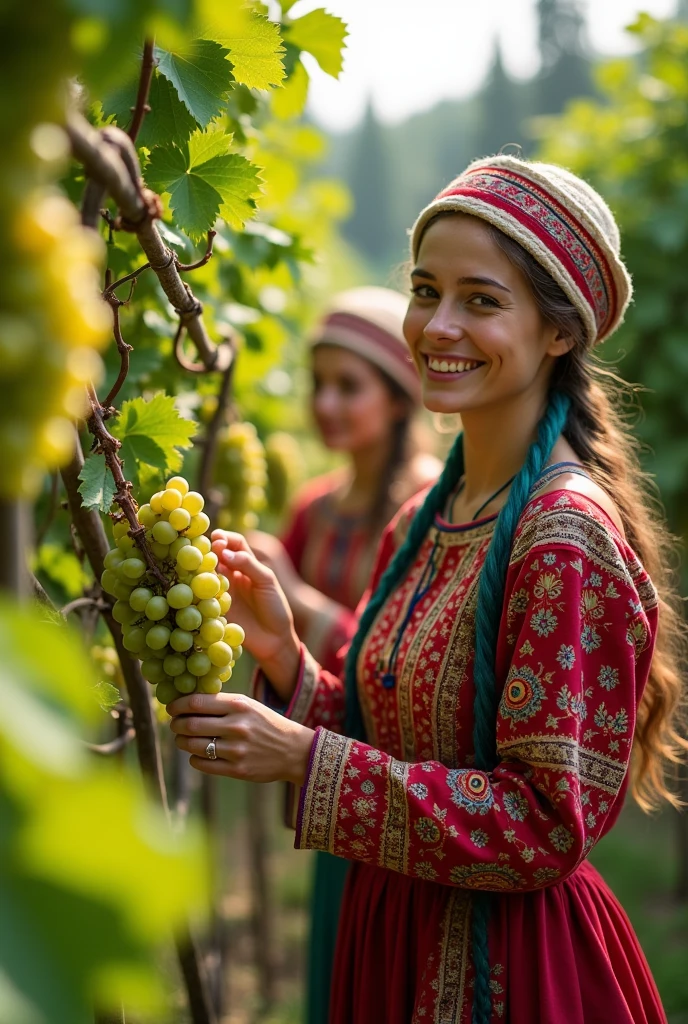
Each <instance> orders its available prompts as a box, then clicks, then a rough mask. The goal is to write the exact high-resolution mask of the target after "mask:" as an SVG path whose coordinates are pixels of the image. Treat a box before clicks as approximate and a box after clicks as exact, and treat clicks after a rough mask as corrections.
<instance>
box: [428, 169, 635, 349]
mask: <svg viewBox="0 0 688 1024" xmlns="http://www.w3.org/2000/svg"><path fill="white" fill-rule="evenodd" d="M445 211H446V212H455V213H466V214H470V215H472V216H474V217H479V218H480V219H481V220H485V221H488V222H489V223H490V224H493V225H494V226H495V227H496V228H499V230H500V231H502V232H503V233H504V234H505V235H508V236H509V237H510V238H513V239H514V240H515V241H516V242H518V243H519V244H520V245H522V246H523V248H524V249H525V250H526V251H527V252H529V253H530V255H531V256H533V257H534V259H536V260H537V261H538V263H540V264H541V265H542V266H543V267H544V268H545V270H547V271H548V273H549V274H550V275H551V277H552V278H553V279H554V280H555V281H556V283H557V284H558V285H559V287H560V288H561V289H562V291H563V292H564V294H565V295H566V296H567V298H569V299H570V300H571V302H572V303H573V305H574V306H575V307H576V309H577V310H578V313H579V314H580V317H581V319H582V321H583V324H584V326H585V329H586V333H587V336H588V340H589V342H590V344H597V343H598V342H601V341H604V340H605V338H608V337H609V336H610V334H612V333H613V332H614V331H615V330H616V328H617V327H618V326H619V324H620V323H621V322H622V320H623V318H624V314H625V312H626V308H627V306H628V303H629V302H630V300H631V295H632V291H633V288H632V284H631V278H630V275H629V273H628V271H627V270H626V267H625V266H624V264H623V261H622V260H621V256H620V239H619V229H618V227H617V225H616V221H615V220H614V215H613V213H612V212H611V210H610V209H609V207H608V206H607V204H606V203H605V201H604V199H602V197H601V196H600V195H599V193H598V192H596V191H595V189H594V188H592V186H590V185H588V183H587V182H585V181H583V180H582V179H581V178H579V177H577V176H576V175H575V174H572V173H571V172H570V171H567V170H565V169H564V168H563V167H556V166H554V165H553V164H543V163H530V162H528V161H526V160H519V159H517V158H516V157H512V156H494V157H486V158H484V159H481V160H476V161H475V162H474V163H472V164H470V166H469V167H467V168H466V170H465V171H464V172H463V173H462V174H460V175H459V177H458V178H455V179H454V181H452V182H451V184H449V185H447V187H446V188H445V189H443V190H442V191H441V192H440V194H439V195H438V196H437V197H436V198H435V199H434V200H433V201H432V202H431V203H430V204H429V206H426V207H425V209H424V210H423V211H422V212H421V214H420V215H419V217H418V219H417V220H416V223H415V224H414V225H413V228H412V230H411V251H412V255H413V258H414V259H415V258H416V257H417V255H418V249H419V247H420V242H421V238H422V236H423V232H424V230H425V228H426V226H427V224H428V222H429V221H430V220H431V218H432V217H434V216H435V215H436V214H438V213H442V212H445Z"/></svg>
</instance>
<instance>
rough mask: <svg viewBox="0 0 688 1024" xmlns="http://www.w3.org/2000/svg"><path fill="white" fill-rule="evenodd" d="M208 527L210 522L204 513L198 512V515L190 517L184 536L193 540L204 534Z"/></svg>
mask: <svg viewBox="0 0 688 1024" xmlns="http://www.w3.org/2000/svg"><path fill="white" fill-rule="evenodd" d="M209 526H210V520H209V519H208V517H207V515H206V514H205V512H199V513H198V515H196V516H192V517H191V522H190V523H189V525H188V526H187V528H186V536H187V537H189V538H190V539H191V540H194V539H195V538H196V537H200V536H201V534H202V533H205V531H206V530H207V529H208V527H209Z"/></svg>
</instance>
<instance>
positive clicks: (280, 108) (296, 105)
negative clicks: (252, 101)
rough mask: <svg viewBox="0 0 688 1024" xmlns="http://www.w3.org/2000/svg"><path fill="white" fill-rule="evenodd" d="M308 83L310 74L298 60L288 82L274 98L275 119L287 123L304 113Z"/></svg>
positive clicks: (273, 110)
mask: <svg viewBox="0 0 688 1024" xmlns="http://www.w3.org/2000/svg"><path fill="white" fill-rule="evenodd" d="M308 83H309V78H308V72H307V71H306V69H305V67H304V66H303V64H302V63H301V61H300V60H297V61H296V64H295V65H294V70H293V71H292V73H291V75H290V76H289V79H288V81H287V82H285V84H284V87H283V88H282V89H280V90H279V92H276V93H275V95H274V97H273V100H272V112H273V113H274V115H275V117H279V118H281V119H282V120H284V121H286V120H288V119H289V118H290V117H298V115H299V114H301V113H303V108H304V107H305V106H306V100H307V98H308Z"/></svg>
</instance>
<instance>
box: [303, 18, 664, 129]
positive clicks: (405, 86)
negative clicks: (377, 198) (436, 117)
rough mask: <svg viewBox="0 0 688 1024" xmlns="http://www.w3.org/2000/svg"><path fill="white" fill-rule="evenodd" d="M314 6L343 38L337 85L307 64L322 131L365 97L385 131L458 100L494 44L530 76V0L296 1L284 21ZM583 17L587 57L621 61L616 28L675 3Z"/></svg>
mask: <svg viewBox="0 0 688 1024" xmlns="http://www.w3.org/2000/svg"><path fill="white" fill-rule="evenodd" d="M323 6H324V7H325V8H326V9H327V10H328V11H330V12H332V13H333V14H337V15H339V17H341V18H342V19H343V20H344V21H345V22H346V23H347V24H348V26H349V32H350V35H349V38H348V40H347V44H348V45H347V50H346V51H345V58H344V71H343V72H342V74H341V75H340V77H339V80H338V81H335V80H334V79H333V78H330V77H329V76H328V75H325V74H324V73H323V72H322V71H320V69H319V68H318V66H317V64H315V62H314V61H308V62H307V63H308V68H309V71H312V84H311V90H310V97H309V109H310V112H311V114H312V115H313V117H314V118H315V119H316V120H317V121H318V122H319V123H320V124H322V125H323V126H325V127H326V128H328V129H330V130H334V131H344V130H346V129H347V128H350V127H351V126H352V125H353V124H355V123H356V122H357V121H358V120H359V118H360V117H361V115H362V113H363V110H364V109H365V105H366V102H367V100H368V97H371V98H372V101H373V106H374V109H375V111H376V113H377V115H378V117H380V118H381V119H382V120H383V121H387V122H394V121H400V120H403V119H404V118H405V117H407V116H408V115H409V114H412V113H415V112H416V111H420V110H425V109H427V108H428V107H431V106H433V104H435V103H437V102H438V101H439V100H442V99H447V98H456V97H460V96H465V95H467V94H468V93H470V92H472V91H473V90H474V89H476V88H477V87H478V86H479V85H480V82H481V81H482V79H483V77H484V75H485V72H486V70H487V68H488V66H489V63H490V60H491V55H492V50H493V45H494V39H495V37H497V38H499V40H500V42H501V45H502V52H503V55H504V61H505V64H506V67H507V70H508V71H509V73H510V74H512V75H513V76H515V77H523V78H526V77H528V76H529V75H531V74H533V72H534V71H535V70H537V65H538V54H537V45H536V39H537V34H536V23H535V0H298V2H297V3H296V4H294V7H293V8H292V10H291V12H290V14H291V15H292V16H293V17H298V16H299V15H300V14H305V13H306V12H307V11H310V10H313V9H314V8H316V7H323ZM582 8H583V10H584V11H585V14H586V18H587V23H588V35H589V39H590V41H591V43H592V46H593V48H594V49H595V50H596V51H597V52H599V53H602V54H609V53H627V52H629V51H631V50H632V49H633V46H632V42H631V40H630V37H628V36H627V35H626V34H625V33H624V26H625V25H627V24H629V23H630V22H632V21H633V20H634V18H635V16H636V15H637V14H638V12H639V11H641V10H643V11H647V12H648V13H650V14H653V15H655V16H656V17H659V18H664V17H668V16H670V15H672V14H673V13H674V12H675V10H676V0H644V2H643V0H582Z"/></svg>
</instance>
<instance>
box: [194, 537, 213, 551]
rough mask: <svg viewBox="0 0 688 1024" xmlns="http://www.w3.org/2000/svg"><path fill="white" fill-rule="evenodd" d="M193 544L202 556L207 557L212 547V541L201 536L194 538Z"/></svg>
mask: <svg viewBox="0 0 688 1024" xmlns="http://www.w3.org/2000/svg"><path fill="white" fill-rule="evenodd" d="M191 543H192V544H193V546H194V547H195V548H198V550H199V551H200V552H201V554H202V555H207V554H208V552H209V551H210V549H211V547H212V545H211V543H210V539H209V538H208V537H204V536H203V535H201V536H200V537H194V539H193V540H192V541H191Z"/></svg>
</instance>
